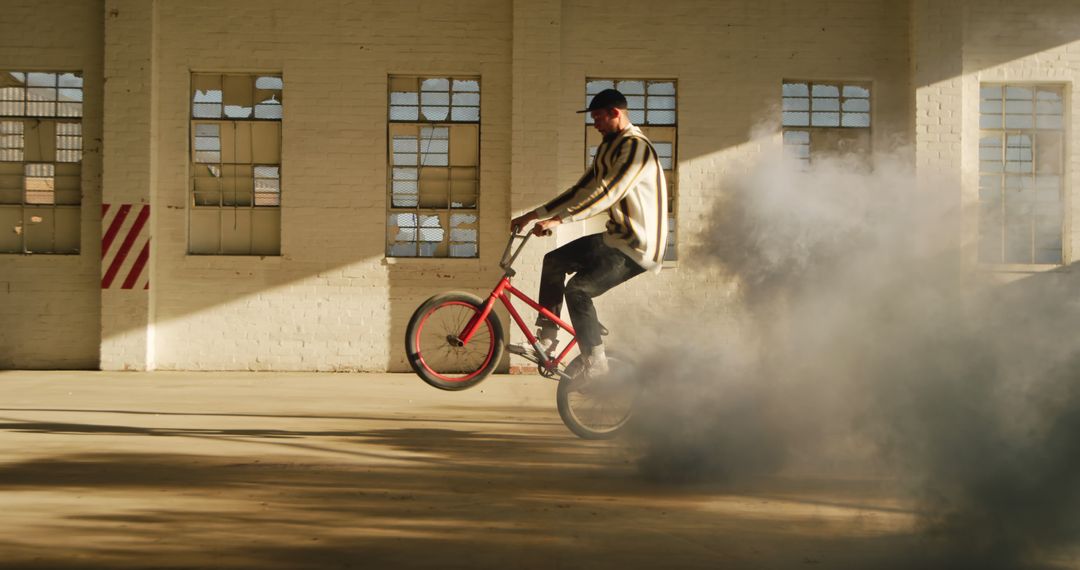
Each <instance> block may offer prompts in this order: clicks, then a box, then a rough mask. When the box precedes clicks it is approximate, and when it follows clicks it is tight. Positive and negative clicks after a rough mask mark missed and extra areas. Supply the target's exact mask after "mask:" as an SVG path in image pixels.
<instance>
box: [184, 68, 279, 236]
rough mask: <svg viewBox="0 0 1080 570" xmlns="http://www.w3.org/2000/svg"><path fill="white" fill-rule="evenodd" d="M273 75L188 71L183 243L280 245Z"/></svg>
mask: <svg viewBox="0 0 1080 570" xmlns="http://www.w3.org/2000/svg"><path fill="white" fill-rule="evenodd" d="M283 91H284V84H283V82H282V79H281V77H280V76H278V75H260V74H246V75H231V74H226V75H222V74H201V73H200V74H193V75H192V77H191V186H190V188H191V202H190V212H189V218H188V220H189V228H188V231H189V234H188V251H189V252H190V253H192V254H208V255H278V254H279V253H280V252H281V117H282V94H283Z"/></svg>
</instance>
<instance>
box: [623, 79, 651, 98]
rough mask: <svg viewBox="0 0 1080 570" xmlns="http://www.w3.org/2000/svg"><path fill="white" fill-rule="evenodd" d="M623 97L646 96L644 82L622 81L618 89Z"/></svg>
mask: <svg viewBox="0 0 1080 570" xmlns="http://www.w3.org/2000/svg"><path fill="white" fill-rule="evenodd" d="M616 89H618V90H619V91H621V92H622V94H623V95H644V94H645V82H644V81H636V80H635V81H620V82H619V83H618V86H617V87H616Z"/></svg>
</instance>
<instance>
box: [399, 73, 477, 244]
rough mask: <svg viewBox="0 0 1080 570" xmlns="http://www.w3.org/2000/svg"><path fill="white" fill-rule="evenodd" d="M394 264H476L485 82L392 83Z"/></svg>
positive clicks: (409, 80) (424, 80) (440, 79)
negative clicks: (442, 260) (426, 260)
mask: <svg viewBox="0 0 1080 570" xmlns="http://www.w3.org/2000/svg"><path fill="white" fill-rule="evenodd" d="M389 118H390V124H389V129H388V137H387V139H388V140H387V145H388V148H387V156H388V158H389V162H390V164H389V167H388V169H387V170H388V171H389V176H388V181H387V188H388V190H389V196H388V200H387V223H386V255H387V257H477V256H478V255H479V250H478V245H477V244H478V239H477V238H478V235H477V234H478V228H479V223H478V220H479V214H478V212H477V209H478V207H479V205H480V80H479V79H477V78H468V77H396V76H391V77H390V79H389Z"/></svg>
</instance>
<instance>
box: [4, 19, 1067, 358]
mask: <svg viewBox="0 0 1080 570" xmlns="http://www.w3.org/2000/svg"><path fill="white" fill-rule="evenodd" d="M1014 4H1016V3H1012V4H1010V3H1006V2H1004V1H999V0H993V1H991V0H987V1H983V2H974V3H969V5H967V6H965V5H963V4H962V3H948V5H947V6H946V3H941V2H933V1H930V0H910V1H909V0H844V1H841V0H817V1H806V2H789V1H779V0H775V1H774V0H766V1H751V0H720V1H705V0H676V1H673V2H668V3H663V4H658V3H656V2H652V1H648V0H628V1H627V2H623V3H620V8H619V11H618V12H617V13H615V14H612V13H611V12H610V6H609V4H608V3H603V2H599V1H597V0H533V1H526V0H461V1H455V2H437V1H434V0H405V1H398V0H381V1H375V0H369V1H362V2H345V1H330V0H313V1H312V2H306V3H298V2H294V1H291V0H233V1H231V2H228V3H222V2H217V1H212V0H185V1H181V0H156V1H153V2H151V1H143V0H107V1H105V2H104V3H103V2H83V1H77V0H69V1H67V2H62V1H60V0H51V1H49V2H41V1H35V2H29V1H24V2H7V3H6V5H11V8H10V9H8V13H14V14H16V15H19V18H17V20H19V22H14V21H12V20H11V19H5V20H4V22H3V23H0V31H3V32H4V34H3V36H0V42H3V44H0V45H7V46H9V49H0V68H2V67H7V68H12V69H16V68H31V67H36V68H50V69H51V68H58V69H68V68H71V67H72V66H75V68H78V69H84V70H85V71H86V72H87V79H86V86H87V88H86V89H87V91H86V93H87V94H86V99H87V110H86V118H85V120H84V125H85V128H86V132H87V136H86V145H87V153H86V158H85V160H84V189H85V192H84V201H83V205H84V209H83V221H84V227H83V253H82V255H79V256H0V299H3V305H0V317H2V318H3V319H4V320H5V323H6V326H5V327H4V328H3V329H2V330H0V367H10V366H19V367H50V366H81V367H95V366H98V365H99V347H100V353H101V355H100V366H102V367H105V368H154V367H156V368H162V369H259V370H262V369H267V370H268V369H275V370H385V369H391V370H405V369H406V368H407V365H406V364H405V361H404V355H403V349H402V340H403V337H404V328H405V324H406V322H407V320H408V318H409V316H410V314H411V312H412V310H413V309H414V308H415V307H416V306H417V305H418V304H419V303H420V302H422V301H423V299H425V298H426V297H428V296H430V295H432V294H435V293H438V292H441V291H445V290H449V289H460V290H466V291H472V292H475V293H484V292H486V289H487V288H489V287H490V286H491V285H493V284H494V282H495V280H496V279H497V277H498V271H497V268H496V262H497V259H498V256H499V254H500V253H501V251H502V247H503V245H504V243H505V242H504V240H505V237H506V231H505V230H506V222H507V220H508V219H509V217H510V216H511V215H512V214H515V213H519V212H522V211H524V210H525V209H527V208H531V207H533V206H535V205H536V204H538V203H539V202H540V201H541V200H543V199H545V198H546V197H548V196H551V195H554V193H555V192H557V191H558V190H560V189H561V188H563V187H565V186H566V185H569V184H571V183H572V182H573V181H574V180H575V179H576V178H577V177H578V176H579V174H580V172H581V170H582V169H583V167H584V162H583V153H584V134H585V128H584V125H583V118H582V116H581V115H578V114H575V113H574V112H573V111H574V110H576V109H578V108H580V106H581V105H582V102H583V99H584V85H585V78H586V77H627V78H645V79H648V78H673V79H676V80H677V81H678V90H679V91H678V93H679V95H678V105H679V121H680V125H679V141H678V157H679V211H678V216H679V228H678V229H679V235H680V251H679V257H680V261H679V262H678V263H676V264H673V265H672V266H671V267H667V268H665V269H664V270H663V271H662V272H661V274H660V275H659V276H643V277H640V278H638V279H636V280H634V281H633V282H631V283H629V284H627V285H626V286H624V287H623V288H621V289H620V290H619V291H618V293H617V294H612V295H610V296H605V297H602V298H601V299H600V300H599V302H598V304H599V306H600V311H601V317H602V319H603V320H605V321H606V322H607V323H608V324H613V325H620V324H621V325H624V326H623V327H622V330H623V332H624V333H625V332H627V331H628V330H631V328H630V325H631V324H632V321H633V319H626V318H620V317H619V316H620V315H632V314H634V313H635V312H636V311H637V310H638V308H639V307H642V306H649V307H650V310H665V305H664V303H665V302H666V301H665V300H666V299H669V298H670V297H671V295H670V294H669V293H670V292H671V291H674V290H678V291H680V292H682V293H684V294H686V293H690V294H694V295H698V296H700V297H702V298H710V299H712V300H713V301H717V302H718V303H719V305H718V306H724V302H725V301H724V300H725V299H726V298H727V295H728V291H727V289H726V288H724V287H722V286H721V285H720V284H718V283H717V282H716V281H714V280H710V277H709V275H708V273H707V272H704V271H702V270H701V269H700V264H697V263H695V259H694V248H695V247H696V246H698V245H700V241H701V240H700V239H699V236H700V234H701V231H702V230H703V229H704V228H706V227H707V225H708V223H709V220H708V211H709V208H710V205H711V203H712V200H713V199H714V198H715V197H716V196H717V195H718V194H719V193H720V192H722V191H723V184H724V181H725V180H726V179H727V178H728V177H730V175H731V174H733V173H737V172H740V171H742V170H744V169H746V168H748V166H749V165H750V164H752V163H753V161H754V159H755V158H756V157H757V156H759V155H760V154H761V153H762V152H763V150H762V149H763V146H765V144H768V143H777V142H778V140H779V134H778V132H779V131H778V119H779V103H780V85H781V82H782V81H783V80H784V79H811V80H857V81H869V82H871V83H872V85H873V105H874V115H873V121H874V123H873V140H874V147H875V150H877V151H892V150H895V149H901V150H900V151H899V152H902V153H905V154H904V155H903V156H905V157H909V158H911V159H912V160H913V161H914V162H915V163H916V164H917V165H918V166H919V168H920V173H921V174H925V176H926V177H928V178H929V177H933V178H935V179H941V178H945V179H950V178H951V179H952V180H953V182H951V183H949V186H947V187H956V185H961V182H962V188H963V192H957V193H956V194H954V196H957V197H958V200H957V201H958V202H959V198H961V197H962V198H963V199H964V200H967V201H968V202H970V200H971V196H972V186H971V184H972V183H973V180H972V176H971V172H972V170H971V169H972V168H973V167H974V168H977V164H974V165H973V163H972V162H971V161H972V159H973V157H974V154H973V153H975V152H977V144H978V143H977V140H978V136H977V113H978V101H977V100H978V83H979V81H988V80H993V81H1001V80H1054V81H1061V82H1066V83H1069V84H1070V85H1071V84H1072V82H1073V81H1074V79H1075V74H1076V73H1077V70H1078V66H1080V46H1077V45H1076V44H1075V43H1074V42H1073V40H1074V39H1075V38H1076V37H1077V36H1078V34H1077V33H1076V30H1074V29H1072V27H1073V26H1074V24H1073V22H1076V21H1080V18H1077V17H1076V14H1070V11H1075V9H1073V8H1071V6H1072V5H1073V3H1072V2H1070V1H1069V0H1056V1H1053V0H1039V1H1038V2H1034V3H1022V4H1023V5H1022V6H1020V5H1019V4H1016V6H1020V8H1017V7H1015V6H1014ZM1024 7H1027V9H1029V10H1034V11H1036V12H1038V13H1039V14H1043V15H1045V17H1038V18H1030V17H1028V16H1025V15H1024V14H1022V13H1020V12H1016V13H1013V12H1010V10H1013V11H1016V10H1020V9H1021V8H1024ZM65 10H66V11H65ZM601 12H603V13H606V14H608V16H609V17H611V18H612V19H611V20H609V21H606V22H605V20H604V18H600V17H598V16H597V14H598V13H601ZM57 14H70V17H66V16H65V17H62V18H58V17H57V16H56V15H57ZM46 16H48V20H47V21H48V25H45V24H41V25H27V22H34V21H36V20H35V19H36V18H41V19H42V20H41V21H43V22H44V21H46V20H44V18H45V17H46ZM1025 18H1027V19H1025ZM56 22H60V23H59V24H57V23H56ZM1002 22H1020V23H1021V25H1019V26H1016V27H1013V28H1010V27H1005V28H1003V27H1002ZM1048 29H1049V30H1051V31H1053V32H1054V33H1051V34H1048V33H1046V30H1048ZM25 46H37V47H33V48H27V47H25ZM103 60H104V63H103ZM192 72H280V73H281V74H282V75H283V77H284V83H285V89H284V99H285V103H284V120H283V125H282V126H283V140H282V189H283V190H282V210H281V214H282V216H281V217H282V228H281V255H280V256H277V257H263V258H260V257H235V256H230V257H226V256H191V255H187V254H186V251H187V232H188V223H187V215H188V210H187V208H188V203H189V196H188V177H189V164H188V133H189V123H190V120H189V113H190V111H189V100H188V97H189V95H188V93H189V81H190V76H191V73H192ZM389 74H445V75H453V74H467V75H480V76H481V78H482V112H481V117H482V124H481V167H482V170H481V203H480V229H481V231H480V244H479V245H480V252H481V258H480V259H479V260H432V259H390V260H387V259H386V258H385V257H384V254H383V252H384V247H385V224H386V221H385V219H386V163H387V157H386V98H387V95H386V78H387V75H389ZM103 76H109V77H110V81H111V82H112V85H111V86H110V87H108V88H106V89H104V90H103V88H102V77H103ZM113 79H115V81H113ZM103 98H104V99H105V103H104V107H105V115H106V117H105V120H104V125H105V140H106V141H110V144H112V145H115V146H111V147H107V148H106V150H105V155H106V161H105V162H106V168H105V171H106V173H105V179H106V181H107V182H108V183H107V184H106V188H105V190H104V195H105V196H106V198H107V200H106V201H114V202H116V201H123V202H125V203H140V202H141V203H150V204H152V206H153V216H152V222H151V234H152V238H153V241H152V244H153V246H152V251H153V254H152V258H151V266H150V282H151V288H150V290H149V291H148V292H137V291H108V292H105V294H104V295H102V294H101V293H99V291H100V289H99V287H98V274H99V272H100V268H99V265H100V262H99V261H98V254H97V247H98V245H97V244H98V243H99V240H100V227H99V220H98V217H99V216H98V214H99V212H100V203H101V196H102V191H101V189H100V182H99V180H100V176H101V171H102V168H101V158H100V157H101V147H100V143H99V142H97V139H98V138H100V136H94V135H93V134H92V133H97V134H98V135H100V132H101V128H102V127H101V125H102V114H101V108H102V99H103ZM1070 101H1073V102H1074V103H1073V104H1074V106H1075V98H1072V97H1070ZM1074 110H1075V109H1074ZM1077 116H1078V115H1077V113H1075V112H1074V113H1073V114H1072V117H1073V124H1072V125H1071V127H1070V128H1071V135H1072V137H1073V139H1075V137H1076V132H1077V129H1076V127H1077V126H1080V125H1077V124H1075V117H1077ZM972 121H974V122H972ZM762 126H764V129H765V131H766V132H772V133H775V134H773V135H766V138H767V139H768V140H766V141H765V142H764V143H763V142H762V141H761V140H760V139H758V140H751V134H752V133H753V132H754V131H755V129H756V128H757V127H762ZM972 128H974V129H975V130H974V131H972ZM770 129H771V130H770ZM770 137H771V138H770ZM908 145H913V147H914V152H912V151H911V146H908ZM1071 156H1072V157H1073V162H1072V170H1073V171H1075V170H1076V168H1077V166H1078V163H1077V162H1076V160H1077V159H1076V153H1071ZM1076 203H1077V201H1076V200H1072V202H1071V204H1076ZM1070 217H1071V214H1070ZM958 223H959V222H958ZM1070 231H1071V230H1070ZM581 232H582V230H581V229H580V228H575V227H568V228H564V229H563V230H562V231H561V232H560V234H559V236H557V238H554V239H549V240H546V242H545V241H541V242H539V243H535V244H533V246H532V247H531V249H530V251H529V252H528V253H527V254H526V256H525V257H524V258H523V261H522V263H521V264H520V266H521V267H522V268H523V271H522V272H521V276H520V277H519V279H518V280H517V282H516V283H517V284H518V285H519V286H520V287H521V288H522V289H524V290H526V291H529V292H533V291H534V290H535V287H536V277H537V269H538V263H539V259H540V255H541V254H542V253H543V252H544V251H546V250H547V249H549V248H550V247H552V246H554V245H555V243H557V242H565V241H567V240H569V239H573V237H575V236H577V235H580V234H581ZM959 232H960V230H959V229H958V233H959ZM1078 235H1080V234H1078V233H1077V232H1075V231H1071V233H1070V236H1073V237H1071V240H1072V249H1074V250H1075V249H1076V247H1077V246H1078V245H1080V242H1078V241H1077V240H1078V239H1080V237H1076V236H1078ZM1070 259H1071V258H1070ZM5 287H6V289H5ZM102 307H104V310H103V309H102ZM504 322H506V324H507V325H508V326H507V327H506V328H507V330H510V329H511V328H512V327H510V326H509V325H510V324H511V323H510V322H509V321H508V320H505V321H504ZM617 340H618V339H616V341H617Z"/></svg>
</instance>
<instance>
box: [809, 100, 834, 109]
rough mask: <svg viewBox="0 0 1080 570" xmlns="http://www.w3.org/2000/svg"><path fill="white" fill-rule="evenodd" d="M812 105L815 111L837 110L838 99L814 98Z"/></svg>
mask: <svg viewBox="0 0 1080 570" xmlns="http://www.w3.org/2000/svg"><path fill="white" fill-rule="evenodd" d="M812 107H813V109H814V110H815V111H839V110H840V100H839V99H822V98H816V99H814V100H813V103H812Z"/></svg>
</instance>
